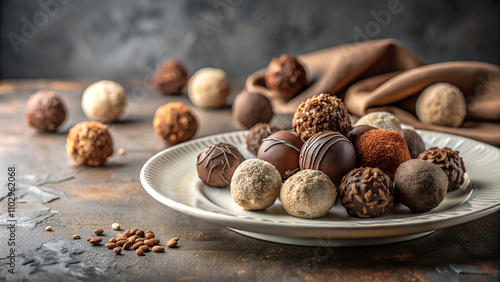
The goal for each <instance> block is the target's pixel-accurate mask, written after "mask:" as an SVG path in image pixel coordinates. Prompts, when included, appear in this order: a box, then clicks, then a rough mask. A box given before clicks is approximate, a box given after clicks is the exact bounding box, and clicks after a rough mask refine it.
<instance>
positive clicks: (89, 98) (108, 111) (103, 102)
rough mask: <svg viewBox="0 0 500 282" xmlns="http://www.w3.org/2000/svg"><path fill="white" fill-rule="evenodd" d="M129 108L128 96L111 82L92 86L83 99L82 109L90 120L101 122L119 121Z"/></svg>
mask: <svg viewBox="0 0 500 282" xmlns="http://www.w3.org/2000/svg"><path fill="white" fill-rule="evenodd" d="M126 106H127V95H126V93H125V89H123V87H122V86H121V85H120V84H118V83H116V82H114V81H109V80H101V81H98V82H95V83H93V84H91V85H90V86H89V87H87V89H85V92H83V97H82V109H83V112H84V113H85V115H86V116H87V117H88V118H89V119H93V120H97V121H100V122H113V121H116V120H118V119H119V118H120V117H121V116H122V114H123V113H124V111H125V108H126Z"/></svg>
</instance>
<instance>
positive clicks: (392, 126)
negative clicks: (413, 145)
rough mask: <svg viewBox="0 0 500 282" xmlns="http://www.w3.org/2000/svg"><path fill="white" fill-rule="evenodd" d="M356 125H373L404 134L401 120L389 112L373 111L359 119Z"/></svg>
mask: <svg viewBox="0 0 500 282" xmlns="http://www.w3.org/2000/svg"><path fill="white" fill-rule="evenodd" d="M355 125H371V126H373V127H376V128H381V129H389V130H394V131H396V132H397V133H399V134H401V135H403V129H402V128H401V122H399V119H398V118H397V117H395V116H394V115H393V114H391V113H389V112H383V111H380V112H371V113H369V114H366V115H364V116H362V117H361V118H360V119H358V121H357V122H356V124H355Z"/></svg>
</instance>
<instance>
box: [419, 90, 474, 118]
mask: <svg viewBox="0 0 500 282" xmlns="http://www.w3.org/2000/svg"><path fill="white" fill-rule="evenodd" d="M415 109H416V112H417V117H418V119H419V120H420V121H421V122H423V123H427V124H437V125H443V126H450V127H457V126H460V125H461V124H462V122H463V121H464V119H465V116H466V115H467V108H466V104H465V98H464V95H463V94H462V91H460V89H458V88H457V87H456V86H454V85H451V84H449V83H444V82H441V83H436V84H432V85H431V86H429V87H427V88H426V89H424V91H422V93H421V94H420V96H419V97H418V99H417V103H416V105H415Z"/></svg>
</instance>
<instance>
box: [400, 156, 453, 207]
mask: <svg viewBox="0 0 500 282" xmlns="http://www.w3.org/2000/svg"><path fill="white" fill-rule="evenodd" d="M394 184H395V186H396V193H397V195H398V199H399V201H400V202H401V203H402V204H403V205H405V206H407V207H408V208H410V210H411V211H412V212H426V211H429V210H431V209H433V208H435V207H437V206H438V205H439V204H440V203H441V202H442V201H443V200H444V197H445V196H446V187H447V186H448V178H447V177H446V174H445V173H444V172H443V170H441V169H439V167H438V166H437V165H434V164H432V163H430V162H426V161H424V160H420V159H412V160H409V161H407V162H404V163H403V164H401V165H400V166H399V168H398V170H397V171H396V176H395V177H394Z"/></svg>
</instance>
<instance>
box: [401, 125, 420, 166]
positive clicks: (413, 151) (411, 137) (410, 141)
mask: <svg viewBox="0 0 500 282" xmlns="http://www.w3.org/2000/svg"><path fill="white" fill-rule="evenodd" d="M403 137H404V138H405V141H406V145H408V150H410V157H411V158H412V159H416V158H418V155H420V154H421V153H422V152H424V151H425V144H424V141H423V140H422V137H420V135H418V133H417V132H415V130H411V129H403Z"/></svg>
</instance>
